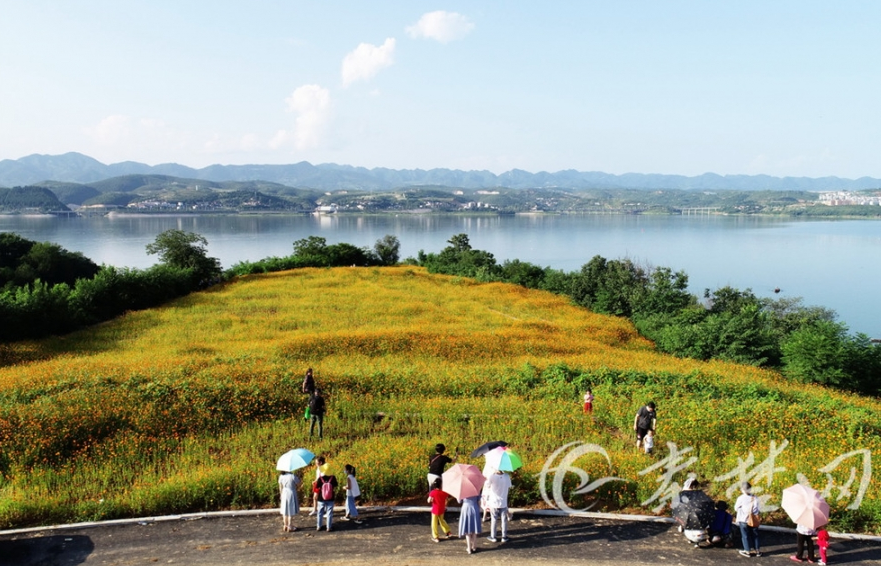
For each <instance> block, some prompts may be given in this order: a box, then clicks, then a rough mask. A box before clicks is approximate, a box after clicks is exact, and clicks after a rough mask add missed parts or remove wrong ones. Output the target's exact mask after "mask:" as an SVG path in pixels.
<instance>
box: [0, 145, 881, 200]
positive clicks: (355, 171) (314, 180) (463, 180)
mask: <svg viewBox="0 0 881 566" xmlns="http://www.w3.org/2000/svg"><path fill="white" fill-rule="evenodd" d="M121 175H171V176H175V177H186V178H191V179H204V180H206V181H215V182H224V181H258V180H259V181H268V182H273V183H280V184H283V185H287V186H289V187H302V188H312V189H321V190H339V189H350V190H357V189H360V190H389V189H394V188H397V187H407V186H419V185H432V186H447V187H461V188H467V189H482V188H492V187H508V188H512V189H530V188H542V187H546V188H552V187H554V188H563V189H583V188H593V189H621V188H626V189H652V190H654V189H683V190H726V189H727V190H740V191H753V190H780V191H784V190H785V191H845V190H849V191H856V190H863V189H877V188H881V180H879V179H874V178H871V177H861V178H859V179H842V178H839V177H821V178H809V177H771V176H769V175H717V174H715V173H704V174H703V175H698V176H696V177H686V176H683V175H659V174H642V173H626V174H624V175H612V174H609V173H601V172H596V171H589V172H582V171H575V170H571V169H569V170H565V171H557V172H556V173H548V172H545V171H542V172H539V173H530V172H528V171H522V170H519V169H512V170H511V171H508V172H506V173H502V174H501V175H496V174H494V173H492V172H490V171H461V170H457V169H429V170H422V169H402V170H397V169H386V168H381V167H378V168H375V169H366V168H364V167H352V166H350V165H336V164H332V163H328V164H321V165H312V164H311V163H308V162H306V161H302V162H300V163H293V164H290V165H210V166H208V167H204V168H202V169H193V168H192V167H187V166H185V165H178V164H176V163H163V164H160V165H146V164H144V163H137V162H135V161H123V162H121V163H113V164H111V165H105V164H104V163H101V162H100V161H98V160H96V159H93V158H91V157H88V156H86V155H83V154H81V153H74V152H71V153H65V154H63V155H37V154H34V155H29V156H27V157H22V158H21V159H15V160H12V159H4V160H3V161H0V186H5V187H14V186H23V185H30V184H35V183H42V182H45V181H59V182H74V183H93V182H96V181H101V180H104V179H109V178H111V177H118V176H121Z"/></svg>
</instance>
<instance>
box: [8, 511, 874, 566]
mask: <svg viewBox="0 0 881 566" xmlns="http://www.w3.org/2000/svg"><path fill="white" fill-rule="evenodd" d="M362 516H363V518H364V519H365V521H364V523H363V524H361V525H356V524H354V523H352V522H345V521H341V520H339V519H338V517H337V518H336V519H335V522H334V528H333V531H332V532H326V531H320V532H317V531H316V530H315V522H314V518H313V517H308V516H307V515H306V513H305V512H304V513H303V514H302V515H301V516H299V517H297V518H296V523H295V524H296V525H297V526H298V527H299V528H300V530H299V531H297V532H294V533H283V532H282V530H281V517H280V516H278V515H276V514H270V513H260V514H254V513H249V514H243V515H239V516H220V517H218V516H209V517H204V518H189V519H180V520H174V521H155V522H153V521H142V522H140V523H138V522H135V523H125V524H96V525H95V526H89V527H83V526H80V527H74V528H55V529H45V530H40V531H36V532H33V531H32V532H21V533H14V534H10V533H4V534H0V565H3V566H37V565H39V566H52V565H59V566H60V565H75V564H101V565H113V566H129V565H141V564H144V565H156V564H186V565H194V566H203V565H212V566H213V565H217V566H220V565H223V566H230V565H238V564H242V565H246V564H247V565H252V564H260V565H266V566H276V565H278V566H282V565H284V566H290V565H293V564H316V565H317V564H351V565H354V566H367V565H369V566H378V565H384V564H407V565H410V566H429V565H431V566H434V565H437V566H441V565H443V566H450V565H451V564H456V563H457V562H458V561H466V562H467V563H469V564H502V563H506V564H516V565H517V566H521V565H523V566H538V565H542V566H547V565H552V564H553V565H556V564H561V565H564V566H565V565H569V564H583V563H584V562H585V561H589V562H591V563H599V564H603V565H605V566H619V565H621V566H623V565H695V566H703V565H705V564H710V563H712V564H749V563H756V562H759V561H760V562H761V563H763V564H792V562H791V561H790V560H789V556H790V555H791V554H792V553H793V551H794V547H795V535H794V534H792V533H789V532H778V531H767V530H763V531H762V533H761V544H762V552H763V554H764V556H763V557H762V558H759V559H749V558H744V557H742V556H740V555H739V554H737V552H736V551H735V550H733V549H723V548H710V549H703V548H700V549H697V548H694V547H693V546H691V545H690V544H688V543H687V542H686V541H685V540H684V539H683V537H682V535H680V534H679V533H678V532H676V529H675V528H674V527H673V525H671V524H669V523H666V522H640V521H620V520H609V519H598V518H589V517H573V516H547V515H536V514H529V513H526V512H523V513H520V512H518V513H516V514H515V517H514V520H513V521H512V523H511V525H510V527H509V536H510V539H511V540H510V541H509V542H507V543H505V544H502V543H491V542H489V541H488V540H486V530H487V529H488V528H489V522H486V523H484V529H485V532H484V534H483V535H482V536H481V538H480V539H479V542H478V546H479V551H478V552H477V553H475V554H473V555H470V556H469V555H468V554H466V552H465V542H464V541H463V540H457V539H452V540H443V541H441V542H440V543H434V542H432V541H431V538H430V528H429V524H430V517H429V514H428V513H427V512H424V511H416V510H404V511H393V510H388V509H379V510H370V511H367V512H365V513H363V515H362ZM456 519H457V515H456V513H455V512H451V511H448V512H447V520H448V521H449V522H450V526H451V527H452V528H453V529H454V530H455V528H456ZM454 561H455V562H454ZM829 562H830V564H878V565H881V543H879V542H877V541H862V540H840V539H839V540H834V541H833V543H832V547H831V552H830V561H829Z"/></svg>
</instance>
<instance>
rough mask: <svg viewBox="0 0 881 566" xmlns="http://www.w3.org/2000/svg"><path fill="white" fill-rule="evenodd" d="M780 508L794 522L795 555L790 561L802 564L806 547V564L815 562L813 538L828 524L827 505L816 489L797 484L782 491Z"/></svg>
mask: <svg viewBox="0 0 881 566" xmlns="http://www.w3.org/2000/svg"><path fill="white" fill-rule="evenodd" d="M780 506H781V507H783V510H784V511H786V514H787V515H789V518H790V519H792V520H793V521H794V522H795V533H796V553H795V554H794V555H792V556H790V557H789V558H790V560H793V561H795V562H804V561H805V559H804V555H805V547H807V551H808V562H810V563H813V562H814V561H815V560H816V559H815V558H814V538H813V537H814V536H816V534H817V529H818V528H820V527H822V526H823V525H825V524H826V523H828V522H829V504H828V503H826V501H824V500H823V496H822V495H820V492H819V491H817V490H816V489H813V488H811V487H808V486H806V485H802V484H799V483H797V484H795V485H793V486H790V487H787V488H786V489H784V490H783V502H782V503H781V505H780Z"/></svg>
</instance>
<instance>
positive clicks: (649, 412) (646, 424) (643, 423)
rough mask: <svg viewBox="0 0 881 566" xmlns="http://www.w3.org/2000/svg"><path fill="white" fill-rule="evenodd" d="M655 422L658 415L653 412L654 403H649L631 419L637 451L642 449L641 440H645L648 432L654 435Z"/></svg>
mask: <svg viewBox="0 0 881 566" xmlns="http://www.w3.org/2000/svg"><path fill="white" fill-rule="evenodd" d="M657 420H658V415H657V413H656V412H655V403H654V401H649V402H648V403H646V404H645V406H643V407H641V408H640V409H639V411H637V412H636V416H635V417H634V418H633V430H635V431H636V448H637V449H639V448H641V447H642V439H643V438H645V435H646V434H647V433H648V431H652V434H654V432H655V424H656V423H657Z"/></svg>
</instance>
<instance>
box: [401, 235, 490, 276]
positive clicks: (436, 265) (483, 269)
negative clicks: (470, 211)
mask: <svg viewBox="0 0 881 566" xmlns="http://www.w3.org/2000/svg"><path fill="white" fill-rule="evenodd" d="M447 242H448V243H449V244H450V245H449V246H447V247H446V248H444V249H443V250H441V252H440V253H439V254H426V253H424V252H422V251H420V252H419V256H418V263H419V265H424V266H425V267H426V268H427V269H428V271H429V272H431V273H444V274H446V275H459V276H461V277H478V276H479V277H480V278H481V279H482V280H484V281H498V277H499V266H498V264H497V263H496V258H495V257H494V256H493V254H491V253H489V252H486V251H483V250H475V249H472V248H471V242H470V241H469V240H468V235H467V234H456V235H455V236H453V237H452V238H450V239H449V240H448V241H447Z"/></svg>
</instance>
